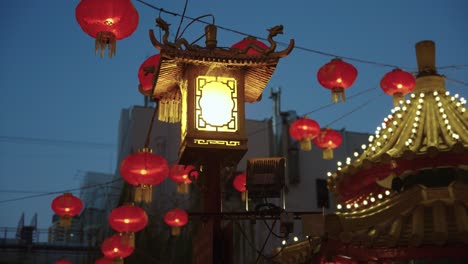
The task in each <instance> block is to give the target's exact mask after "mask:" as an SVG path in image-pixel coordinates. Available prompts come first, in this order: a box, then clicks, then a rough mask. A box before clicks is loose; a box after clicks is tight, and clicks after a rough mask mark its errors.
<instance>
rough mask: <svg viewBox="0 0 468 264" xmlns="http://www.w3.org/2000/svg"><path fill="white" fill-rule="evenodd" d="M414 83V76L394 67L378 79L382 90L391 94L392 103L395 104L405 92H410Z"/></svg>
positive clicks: (401, 98) (402, 97)
mask: <svg viewBox="0 0 468 264" xmlns="http://www.w3.org/2000/svg"><path fill="white" fill-rule="evenodd" d="M415 84H416V79H415V78H414V76H413V75H412V74H411V73H409V72H406V71H403V70H400V69H394V70H393V71H391V72H388V73H386V74H385V75H384V77H383V78H382V80H381V81H380V87H381V88H382V90H383V91H384V92H385V93H386V94H389V95H391V96H393V105H394V106H397V105H398V103H399V101H400V100H403V99H404V96H405V94H407V93H409V92H411V91H412V90H413V89H414V86H415Z"/></svg>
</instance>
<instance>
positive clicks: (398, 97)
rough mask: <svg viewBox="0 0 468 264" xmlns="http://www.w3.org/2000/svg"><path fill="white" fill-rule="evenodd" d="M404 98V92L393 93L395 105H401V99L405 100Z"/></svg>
mask: <svg viewBox="0 0 468 264" xmlns="http://www.w3.org/2000/svg"><path fill="white" fill-rule="evenodd" d="M404 99H405V97H404V95H403V94H402V93H394V94H393V106H398V105H400V101H403V100H404Z"/></svg>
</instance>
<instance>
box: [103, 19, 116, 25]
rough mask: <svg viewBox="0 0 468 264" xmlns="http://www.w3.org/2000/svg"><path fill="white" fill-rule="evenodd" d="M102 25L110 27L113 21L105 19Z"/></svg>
mask: <svg viewBox="0 0 468 264" xmlns="http://www.w3.org/2000/svg"><path fill="white" fill-rule="evenodd" d="M104 24H106V25H107V26H112V25H113V24H114V19H112V18H107V19H106V20H105V21H104Z"/></svg>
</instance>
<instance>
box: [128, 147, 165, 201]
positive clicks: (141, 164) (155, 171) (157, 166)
mask: <svg viewBox="0 0 468 264" xmlns="http://www.w3.org/2000/svg"><path fill="white" fill-rule="evenodd" d="M168 173H169V167H168V165H167V161H166V159H164V158H163V157H162V156H159V155H156V154H153V153H152V150H151V149H149V148H143V149H140V150H139V151H138V152H135V153H133V154H130V155H128V156H127V157H126V158H125V159H124V160H123V161H122V164H121V166H120V174H121V175H122V178H124V180H125V181H126V182H127V183H129V184H131V185H133V186H135V195H134V201H135V202H144V203H150V202H151V200H152V195H153V193H152V186H153V185H157V184H160V183H161V182H162V181H163V180H165V179H166V177H167V175H168Z"/></svg>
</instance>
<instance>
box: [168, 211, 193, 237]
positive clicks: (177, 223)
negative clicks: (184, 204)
mask: <svg viewBox="0 0 468 264" xmlns="http://www.w3.org/2000/svg"><path fill="white" fill-rule="evenodd" d="M164 222H166V224H167V225H169V226H170V227H171V234H172V235H173V236H178V235H179V234H180V228H181V227H182V226H184V225H186V224H187V222H188V215H187V213H186V212H185V211H184V210H182V209H177V208H176V209H172V210H170V211H168V212H167V213H166V214H165V215H164Z"/></svg>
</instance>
